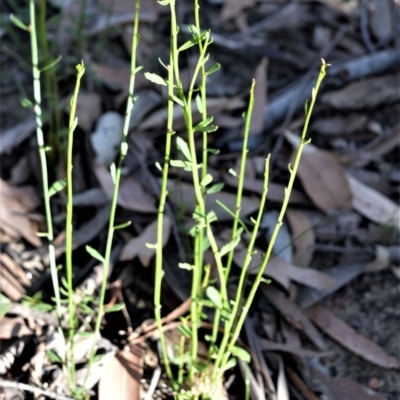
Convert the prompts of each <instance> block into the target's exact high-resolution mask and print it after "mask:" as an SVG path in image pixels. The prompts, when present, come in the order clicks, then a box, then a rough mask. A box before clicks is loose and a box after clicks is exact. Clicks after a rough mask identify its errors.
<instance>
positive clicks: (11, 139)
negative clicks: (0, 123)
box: [0, 116, 36, 155]
mask: <svg viewBox="0 0 400 400" xmlns="http://www.w3.org/2000/svg"><path fill="white" fill-rule="evenodd" d="M35 128H36V120H35V118H33V117H31V116H30V117H29V118H27V119H26V120H25V121H24V122H21V123H19V124H18V125H16V126H14V127H12V128H10V129H7V130H6V131H5V132H3V133H2V134H1V135H0V144H1V146H0V155H2V154H6V153H10V152H11V150H12V149H13V148H14V147H16V146H18V145H19V144H20V143H21V142H23V141H24V140H25V139H27V138H28V137H29V136H30V135H31V134H32V133H33V132H34V131H35Z"/></svg>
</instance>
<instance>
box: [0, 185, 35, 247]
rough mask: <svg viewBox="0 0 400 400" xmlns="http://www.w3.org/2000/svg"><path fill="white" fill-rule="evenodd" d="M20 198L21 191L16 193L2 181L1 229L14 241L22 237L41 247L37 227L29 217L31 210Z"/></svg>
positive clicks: (0, 201) (0, 193)
mask: <svg viewBox="0 0 400 400" xmlns="http://www.w3.org/2000/svg"><path fill="white" fill-rule="evenodd" d="M20 196H21V191H15V190H14V188H13V187H12V186H10V185H9V184H8V183H7V182H5V181H4V180H2V179H0V204H1V207H0V222H1V229H3V230H4V231H5V232H6V233H7V234H9V235H10V236H11V237H13V238H14V239H19V238H20V237H21V236H22V237H24V238H25V239H26V240H27V241H28V242H30V243H31V244H32V245H34V246H36V247H39V246H40V245H41V241H40V239H39V237H38V236H37V235H36V227H35V225H34V224H33V223H32V222H31V221H30V220H29V218H28V215H27V213H28V211H29V208H28V207H26V206H25V205H24V204H23V203H22V202H21V200H20V199H21V197H20ZM25 200H26V201H29V199H25Z"/></svg>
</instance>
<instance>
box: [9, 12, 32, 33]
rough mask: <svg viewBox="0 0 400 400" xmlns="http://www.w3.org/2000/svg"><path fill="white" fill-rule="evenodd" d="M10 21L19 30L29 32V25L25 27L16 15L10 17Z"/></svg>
mask: <svg viewBox="0 0 400 400" xmlns="http://www.w3.org/2000/svg"><path fill="white" fill-rule="evenodd" d="M10 20H11V22H12V23H13V24H14V25H15V26H17V27H18V28H20V29H22V30H24V31H29V28H28V26H27V25H25V24H24V23H23V22H22V21H21V20H20V19H19V18H18V17H16V16H15V15H14V14H11V15H10Z"/></svg>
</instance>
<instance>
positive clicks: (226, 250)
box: [219, 228, 243, 257]
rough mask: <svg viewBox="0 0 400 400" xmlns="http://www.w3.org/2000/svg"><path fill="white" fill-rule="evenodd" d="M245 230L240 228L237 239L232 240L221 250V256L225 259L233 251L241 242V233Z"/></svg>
mask: <svg viewBox="0 0 400 400" xmlns="http://www.w3.org/2000/svg"><path fill="white" fill-rule="evenodd" d="M242 230H243V228H240V229H239V231H238V233H237V235H236V237H235V238H234V239H233V240H231V241H230V242H229V243H227V244H226V245H225V246H223V247H222V248H221V250H220V251H219V255H220V256H221V257H223V256H224V255H225V254H227V253H229V252H230V251H231V250H232V249H234V248H235V247H236V246H237V245H238V244H239V242H240V233H241V231H242Z"/></svg>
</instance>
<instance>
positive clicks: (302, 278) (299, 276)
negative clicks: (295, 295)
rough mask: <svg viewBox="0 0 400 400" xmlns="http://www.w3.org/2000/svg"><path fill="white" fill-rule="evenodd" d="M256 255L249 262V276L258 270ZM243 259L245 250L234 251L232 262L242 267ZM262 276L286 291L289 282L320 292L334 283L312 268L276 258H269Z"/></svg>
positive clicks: (258, 262) (334, 281)
mask: <svg viewBox="0 0 400 400" xmlns="http://www.w3.org/2000/svg"><path fill="white" fill-rule="evenodd" d="M254 251H256V252H257V254H258V255H260V254H262V253H263V252H262V251H261V250H260V249H257V248H254ZM257 254H256V255H254V256H253V258H252V260H251V262H250V265H249V268H248V271H249V273H250V274H256V273H257V272H258V270H259V268H260V265H261V259H260V257H259V256H257ZM245 257H246V249H242V250H239V251H236V252H235V254H234V261H235V263H236V264H237V265H238V266H239V267H240V266H241V265H243V262H244V259H245ZM264 275H265V276H268V277H269V278H271V279H272V280H276V281H277V282H279V283H280V284H281V285H282V286H283V287H284V288H285V289H286V290H289V284H290V281H294V282H298V283H301V284H303V285H305V286H308V287H312V288H316V289H320V290H329V289H330V288H332V287H333V286H334V285H335V283H336V280H335V279H334V278H332V277H330V276H329V275H327V274H325V273H324V272H320V271H317V270H315V269H312V268H302V267H297V266H295V265H293V264H289V263H287V262H286V261H284V260H282V259H280V258H278V257H274V258H271V259H270V260H269V261H268V265H267V268H266V269H265V272H264Z"/></svg>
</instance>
